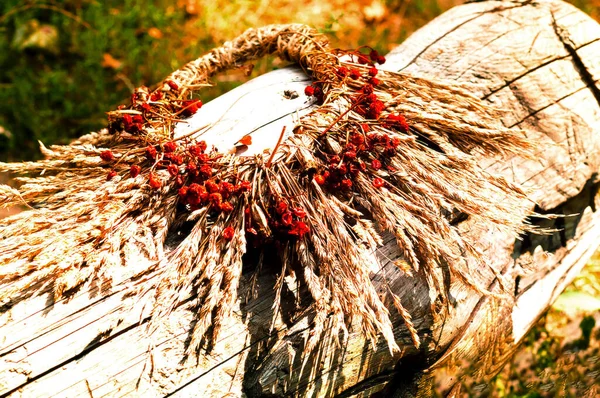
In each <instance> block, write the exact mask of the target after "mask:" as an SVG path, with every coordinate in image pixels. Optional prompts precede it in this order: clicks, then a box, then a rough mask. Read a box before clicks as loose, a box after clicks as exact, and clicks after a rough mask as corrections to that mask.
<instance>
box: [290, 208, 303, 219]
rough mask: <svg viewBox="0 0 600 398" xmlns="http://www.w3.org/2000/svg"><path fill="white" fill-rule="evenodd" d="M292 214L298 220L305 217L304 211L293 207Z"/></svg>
mask: <svg viewBox="0 0 600 398" xmlns="http://www.w3.org/2000/svg"><path fill="white" fill-rule="evenodd" d="M293 212H294V215H295V216H296V217H298V218H304V217H306V210H304V209H303V208H302V207H294V209H293Z"/></svg>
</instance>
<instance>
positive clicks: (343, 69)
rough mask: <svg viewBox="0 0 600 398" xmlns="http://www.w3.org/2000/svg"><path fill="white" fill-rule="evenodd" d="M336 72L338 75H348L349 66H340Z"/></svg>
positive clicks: (342, 76)
mask: <svg viewBox="0 0 600 398" xmlns="http://www.w3.org/2000/svg"><path fill="white" fill-rule="evenodd" d="M335 74H336V75H338V77H341V78H344V77H346V76H348V68H346V67H345V66H340V67H339V68H338V69H337V70H336V71H335Z"/></svg>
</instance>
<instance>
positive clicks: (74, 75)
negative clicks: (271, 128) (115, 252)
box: [0, 0, 600, 397]
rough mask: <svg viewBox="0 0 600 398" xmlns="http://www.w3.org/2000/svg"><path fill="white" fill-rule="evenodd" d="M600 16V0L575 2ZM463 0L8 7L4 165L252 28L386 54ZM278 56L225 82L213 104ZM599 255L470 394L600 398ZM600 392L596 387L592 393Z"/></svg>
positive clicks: (99, 120) (1, 47) (66, 135)
mask: <svg viewBox="0 0 600 398" xmlns="http://www.w3.org/2000/svg"><path fill="white" fill-rule="evenodd" d="M571 2H572V3H574V4H575V5H576V6H577V7H579V8H580V9H582V10H583V11H585V12H587V13H588V14H590V15H591V16H592V17H594V18H596V19H597V20H600V0H571ZM459 3H462V1H460V0H387V1H384V0H355V1H349V0H312V1H297V0H295V1H292V0H257V1H249V0H152V1H138V0H120V1H117V0H62V1H61V0H43V1H42V0H2V1H0V160H7V159H9V160H22V159H31V158H35V157H37V156H38V154H39V152H38V150H37V141H38V140H39V141H42V142H44V143H45V144H51V143H59V142H68V141H69V140H70V139H72V138H74V137H76V136H79V135H81V134H84V133H87V132H89V131H93V130H98V129H100V128H102V127H104V125H105V121H106V119H105V114H104V112H106V111H108V110H111V109H114V108H115V107H116V106H117V105H118V104H120V103H124V102H125V101H126V100H127V99H128V98H129V95H130V93H131V90H132V89H133V88H134V87H136V86H139V85H148V86H151V85H152V84H153V83H154V82H158V81H159V80H161V79H162V78H163V77H164V76H166V75H167V74H168V73H170V72H171V71H172V70H174V69H176V68H178V67H179V66H181V65H183V64H184V63H185V62H187V61H189V60H191V59H193V58H195V57H197V56H199V55H200V54H202V53H204V52H206V51H207V50H209V49H211V48H213V47H215V46H217V45H219V44H221V43H222V42H223V41H225V40H228V39H230V38H232V37H234V36H235V35H237V34H238V33H241V32H242V31H243V30H244V29H246V28H248V27H255V26H260V25H264V24H269V23H289V22H299V23H305V24H309V25H313V26H315V27H317V28H319V29H321V30H322V31H323V32H325V33H327V34H328V35H329V36H330V37H331V38H332V41H333V45H334V46H337V47H342V48H356V47H358V46H360V45H363V44H368V45H370V46H373V47H375V48H376V49H377V50H379V51H382V52H387V51H389V50H391V49H392V48H393V47H395V46H396V45H397V44H398V43H401V42H402V41H403V40H404V39H405V38H406V37H407V36H408V35H409V34H410V33H412V32H413V31H414V30H415V29H417V28H419V27H420V26H422V25H424V24H425V23H426V22H428V21H430V20H431V19H433V18H434V17H435V16H437V15H438V14H440V13H442V12H443V11H445V10H447V9H448V8H450V7H452V6H453V5H456V4H459ZM280 66H281V63H280V62H278V61H277V60H272V59H270V60H263V61H260V62H258V63H256V65H255V66H254V69H253V70H252V71H251V73H249V72H250V71H249V69H248V68H241V69H240V70H236V71H232V72H231V73H228V74H226V75H223V76H220V77H218V78H217V80H216V81H215V83H216V86H215V87H211V88H208V89H206V91H205V92H204V93H202V98H203V99H204V100H205V101H206V100H209V99H210V98H214V97H215V96H218V95H220V94H221V93H223V92H224V91H227V90H229V89H231V88H233V87H234V86H236V85H239V84H241V83H243V82H244V81H246V80H248V79H249V78H251V77H253V76H256V75H258V74H262V73H264V72H266V71H267V70H270V69H273V68H278V67H280ZM599 281H600V257H596V258H595V259H594V260H593V261H592V262H591V263H590V264H589V265H588V266H587V267H586V269H585V271H584V273H583V274H582V276H580V277H579V278H578V280H577V281H575V283H574V284H573V285H571V286H570V287H569V289H568V290H567V292H566V293H565V294H563V296H561V299H560V300H559V302H558V303H557V304H556V305H555V306H554V307H553V309H551V310H550V311H549V312H548V314H546V315H545V316H544V317H543V318H542V320H540V322H539V323H538V325H537V326H536V328H535V329H534V330H533V331H532V332H531V333H530V334H529V336H528V338H527V339H526V342H525V343H524V345H523V348H522V349H521V350H520V351H519V352H518V353H517V355H516V356H515V358H514V360H513V361H512V362H511V363H510V364H508V365H507V367H506V368H505V369H504V370H503V371H502V372H501V373H500V375H498V377H496V379H495V380H494V382H493V383H492V384H491V385H479V384H477V382H476V381H469V380H467V381H465V387H466V390H467V391H468V393H469V395H472V396H487V395H491V396H511V397H546V396H575V395H581V396H584V394H588V395H589V396H594V397H595V396H600V391H599V390H598V387H597V386H596V384H600V352H599V346H600V343H599V340H600V328H597V327H596V326H595V325H596V323H597V322H598V321H600V317H599V309H600V305H599V302H600V300H599V299H598V297H600V282H599ZM594 389H596V390H594Z"/></svg>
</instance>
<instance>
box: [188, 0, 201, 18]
mask: <svg viewBox="0 0 600 398" xmlns="http://www.w3.org/2000/svg"><path fill="white" fill-rule="evenodd" d="M185 12H187V13H188V14H190V15H197V14H198V5H197V4H196V1H195V0H188V1H187V4H186V5H185Z"/></svg>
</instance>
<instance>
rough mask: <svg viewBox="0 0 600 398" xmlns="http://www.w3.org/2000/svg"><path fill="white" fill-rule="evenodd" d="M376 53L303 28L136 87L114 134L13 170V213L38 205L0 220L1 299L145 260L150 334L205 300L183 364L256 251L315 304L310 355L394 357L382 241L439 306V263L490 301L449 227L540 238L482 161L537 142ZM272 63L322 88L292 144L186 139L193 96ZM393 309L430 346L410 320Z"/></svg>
mask: <svg viewBox="0 0 600 398" xmlns="http://www.w3.org/2000/svg"><path fill="white" fill-rule="evenodd" d="M361 50H362V51H361ZM369 50H370V49H368V48H367V49H366V52H365V49H359V50H355V51H340V50H335V49H330V48H329V47H328V44H327V40H326V39H325V38H324V37H323V36H321V35H319V34H317V33H316V32H315V31H314V30H313V29H311V28H309V27H306V26H303V25H273V26H267V27H264V28H260V29H250V30H248V31H246V32H245V33H244V34H242V35H241V36H240V37H238V38H237V39H235V40H234V41H232V42H228V43H226V44H224V45H223V46H222V47H220V48H217V49H215V50H213V51H211V52H210V53H208V54H206V55H204V56H203V57H201V58H199V59H198V60H196V61H193V62H191V63H189V64H187V65H185V66H184V67H183V68H182V69H181V70H178V71H176V72H174V73H173V74H172V75H170V76H169V77H168V78H167V79H166V80H165V81H164V82H163V83H161V84H159V85H158V88H157V89H156V90H154V91H149V90H148V89H146V88H144V87H142V88H139V89H137V90H136V92H135V93H134V94H133V97H132V101H131V105H130V106H129V107H126V108H123V109H119V110H117V111H114V112H111V113H109V126H108V128H107V129H105V130H102V131H101V132H99V133H92V134H89V135H86V136H84V137H82V138H81V139H79V140H77V141H76V142H73V143H72V144H70V145H64V146H52V147H51V148H50V149H47V148H44V147H42V150H43V153H44V155H45V156H46V159H45V160H41V161H37V162H23V163H2V164H0V170H1V171H4V172H11V173H15V174H17V175H18V177H17V178H16V179H15V181H17V183H18V184H19V187H18V189H13V188H10V187H8V186H1V187H0V195H1V196H0V203H1V205H2V206H13V205H22V204H26V206H27V207H28V210H26V211H24V212H22V213H20V214H17V215H15V216H12V217H9V218H5V219H4V220H1V222H0V237H1V240H0V284H1V286H2V288H1V290H0V301H1V302H4V303H6V302H10V301H11V300H17V299H19V298H22V297H23V296H24V295H27V294H33V293H34V292H39V291H41V290H44V289H52V290H53V292H54V296H55V298H56V299H58V298H61V297H63V296H64V295H65V294H66V292H68V291H71V290H73V289H75V288H78V287H81V286H83V285H85V284H92V283H96V284H98V283H104V284H105V285H106V284H108V285H110V283H111V280H112V276H111V275H112V274H113V273H114V272H116V271H115V270H117V269H118V268H121V267H133V266H135V265H136V264H138V263H139V261H140V258H145V259H146V260H147V261H149V262H150V264H153V266H152V268H153V269H154V270H155V272H159V273H160V278H159V279H158V280H159V282H158V283H157V284H155V285H153V286H152V287H151V288H152V289H154V290H153V291H154V297H155V304H154V308H153V311H152V322H161V319H163V318H164V317H167V316H169V314H170V312H171V311H172V310H173V309H174V308H175V307H176V306H177V305H178V304H179V303H180V302H181V301H182V300H183V299H185V298H186V297H194V299H193V301H192V303H191V305H193V306H195V307H196V319H195V322H193V324H192V330H190V337H191V338H190V344H189V347H188V352H190V353H192V352H197V350H198V349H199V347H200V346H201V343H202V341H203V339H204V338H209V339H210V338H213V339H214V338H215V337H216V336H217V335H218V334H219V331H220V329H221V327H222V325H223V321H224V320H225V319H226V318H227V317H228V316H229V315H230V313H231V311H232V308H233V307H234V304H235V303H236V300H238V286H239V283H240V277H241V274H242V256H243V255H244V253H245V252H246V247H247V245H249V244H253V245H258V246H260V245H261V244H263V243H265V242H277V247H278V248H279V255H280V256H281V258H282V264H283V269H282V270H281V272H280V273H279V274H278V282H277V283H276V286H275V289H276V291H277V293H278V294H277V295H276V298H275V304H274V305H275V306H279V304H280V292H281V286H282V283H283V278H284V277H285V276H286V274H288V273H289V272H290V263H291V262H292V261H296V262H297V263H298V264H299V266H300V267H301V269H302V275H303V283H304V284H305V286H306V287H307V288H308V291H309V292H310V294H311V295H312V298H313V300H314V303H313V307H314V311H315V318H314V321H313V323H312V329H311V333H310V334H309V338H308V340H307V342H306V346H305V350H306V351H310V350H311V349H312V348H314V347H315V345H316V343H317V342H318V340H319V338H320V336H321V334H322V333H323V331H324V328H325V327H326V325H329V326H327V327H331V332H332V333H333V335H340V336H342V338H343V336H344V335H345V334H347V332H348V327H349V325H350V324H355V325H358V326H359V327H360V329H361V330H362V332H363V333H364V335H365V336H366V337H367V338H370V339H372V340H373V341H376V340H377V338H378V336H380V335H382V336H383V337H384V338H385V340H386V341H387V343H388V346H389V348H390V350H392V351H395V350H398V349H399V348H398V346H397V344H396V342H395V341H394V337H393V332H392V323H391V321H390V317H389V312H388V309H387V308H386V306H385V305H384V303H383V301H382V299H381V298H380V296H379V295H378V292H377V291H376V288H375V287H374V285H373V283H372V282H371V279H370V269H371V266H372V265H373V262H374V261H375V262H376V261H377V259H375V258H374V256H372V253H373V251H375V250H376V249H377V248H378V247H379V246H380V245H381V244H382V239H381V237H380V232H381V231H389V232H391V233H393V234H394V235H395V237H396V239H397V243H398V246H399V247H400V249H401V252H402V253H403V256H404V258H405V260H406V261H407V262H408V263H409V264H410V266H411V269H412V270H413V271H414V272H418V273H420V274H421V275H422V276H425V277H426V278H427V280H428V283H429V284H430V285H431V286H432V287H433V288H434V289H435V290H436V291H437V292H438V293H439V295H440V296H441V297H442V299H443V300H446V299H447V291H446V288H445V287H444V283H443V281H442V280H440V279H439V276H437V275H438V273H436V272H435V269H436V267H439V265H440V264H442V263H443V264H447V265H448V266H449V269H450V270H451V274H452V276H453V277H455V278H459V279H460V280H461V281H462V282H463V283H466V284H467V285H468V286H470V287H472V288H473V289H477V290H478V291H483V290H484V289H482V288H481V287H479V286H477V284H476V283H475V282H474V281H473V280H472V278H471V277H470V276H469V273H470V269H469V264H468V263H467V262H466V261H465V260H464V258H465V253H468V254H469V255H470V256H471V257H472V258H474V259H476V260H478V261H479V263H476V264H475V266H484V265H483V263H484V262H485V261H486V259H485V258H484V256H483V254H481V253H480V252H478V251H477V250H476V249H475V248H473V247H472V246H471V245H469V242H467V241H465V240H464V239H463V238H462V237H461V234H460V233H459V230H458V227H457V226H456V225H455V223H453V222H452V221H453V217H455V216H456V214H465V215H468V217H470V218H471V219H472V220H473V222H474V223H475V224H474V225H487V224H489V223H492V224H495V225H497V226H498V228H502V229H504V230H506V231H509V232H511V233H514V234H515V235H517V234H518V233H519V232H521V231H522V230H523V229H524V228H527V226H526V225H524V224H523V220H524V219H525V216H526V212H527V211H528V209H526V207H524V206H523V202H524V199H525V198H526V194H525V192H524V191H523V190H522V189H520V188H519V187H518V186H515V185H513V184H512V183H510V182H508V181H506V180H505V179H503V178H502V177H499V176H495V175H491V174H488V173H487V172H486V171H484V170H483V169H482V168H481V167H480V166H479V165H478V162H477V157H478V156H480V155H483V156H492V157H493V156H502V155H507V154H515V153H517V154H519V155H522V154H523V153H524V152H526V151H527V150H528V148H529V146H530V144H529V142H528V141H527V140H526V139H524V135H523V134H522V133H521V132H519V131H514V130H509V129H506V128H504V127H503V126H502V124H501V123H500V122H499V117H498V113H497V111H495V110H493V109H490V108H489V107H488V106H486V105H485V104H483V103H482V102H481V101H479V100H478V99H477V98H475V97H474V96H472V95H470V94H469V93H468V92H467V91H466V90H464V89H463V88H460V87H456V86H452V85H448V84H445V83H439V82H434V81H430V80H427V79H423V78H418V77H414V76H410V75H407V74H403V73H392V72H388V71H382V70H379V69H378V68H377V64H382V63H384V62H385V58H384V57H382V56H381V55H379V54H378V53H377V52H376V51H373V50H371V51H369ZM272 53H275V54H277V55H278V56H279V57H281V58H282V59H284V60H287V61H292V62H296V63H298V64H300V65H301V66H302V68H304V70H305V71H306V73H307V74H309V75H310V76H311V77H312V79H313V82H314V83H313V84H312V85H311V86H309V87H307V88H306V91H305V93H306V95H308V96H310V97H312V98H313V100H314V101H315V102H316V103H317V104H318V105H319V106H318V107H316V108H315V109H314V111H312V112H311V113H310V114H309V115H307V116H305V117H303V118H302V119H301V121H300V123H299V125H298V126H297V127H296V128H295V129H294V133H293V135H292V136H291V137H289V138H288V139H286V140H283V141H282V140H280V142H279V143H278V145H277V146H276V147H275V148H273V150H272V151H271V153H270V154H264V155H256V156H252V157H248V156H236V155H235V154H231V153H219V152H217V151H216V150H215V149H214V148H209V147H208V146H207V144H206V143H205V142H204V141H201V140H200V139H199V137H200V133H201V132H194V133H192V134H189V135H187V136H185V137H180V138H177V139H175V138H174V135H173V134H174V133H173V131H174V127H175V125H176V124H177V123H178V122H179V121H180V120H182V119H184V118H186V117H189V116H191V115H192V114H194V113H195V112H196V111H197V110H198V109H199V108H200V107H201V106H202V103H201V102H200V101H199V100H194V99H192V95H191V94H192V92H194V91H196V90H197V89H199V88H201V87H204V86H206V85H207V84H209V80H208V79H209V78H210V76H212V75H214V74H215V73H218V72H221V71H223V70H226V69H228V68H231V67H235V66H238V65H240V64H242V63H244V62H247V61H250V60H253V59H257V58H259V57H262V56H264V55H267V54H272ZM207 128H210V127H207ZM282 136H283V134H282ZM281 141H282V142H281ZM242 143H243V144H250V143H251V137H250V136H247V137H244V139H243V142H242ZM190 222H192V223H193V227H192V228H191V230H190V231H189V233H187V235H186V236H185V237H184V238H183V239H182V240H181V241H180V242H178V244H177V245H176V247H173V248H169V249H167V248H166V238H167V236H168V235H169V234H170V233H173V231H177V230H178V229H179V228H180V227H181V226H182V225H183V224H184V223H188V224H189V223H190ZM470 266H471V267H472V266H474V265H473V263H471V265H470ZM145 269H146V268H144V270H145ZM405 271H406V272H410V270H409V269H405ZM390 293H391V294H392V296H393V303H394V305H395V306H396V308H397V309H398V311H399V313H400V315H401V316H402V317H403V318H404V321H405V323H406V325H407V327H408V329H409V331H410V333H411V335H412V338H413V341H414V344H415V345H416V346H418V345H419V342H420V340H419V336H418V334H417V331H416V330H415V328H414V327H413V324H412V322H411V317H410V314H409V313H408V312H407V311H406V310H405V309H404V308H403V307H402V304H401V302H400V300H399V298H398V297H397V296H396V295H394V293H393V292H390ZM326 321H327V322H329V323H327V322H326Z"/></svg>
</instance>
